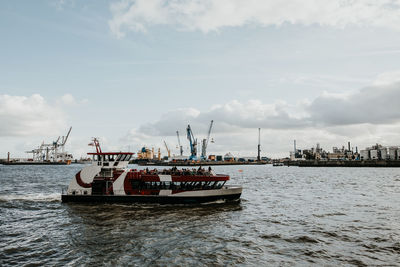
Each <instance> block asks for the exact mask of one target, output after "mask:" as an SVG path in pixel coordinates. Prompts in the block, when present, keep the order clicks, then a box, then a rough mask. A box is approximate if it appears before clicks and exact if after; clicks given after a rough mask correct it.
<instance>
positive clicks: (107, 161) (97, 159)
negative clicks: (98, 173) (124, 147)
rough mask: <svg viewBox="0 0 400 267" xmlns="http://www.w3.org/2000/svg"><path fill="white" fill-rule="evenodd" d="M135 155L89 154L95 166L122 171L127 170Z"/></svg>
mask: <svg viewBox="0 0 400 267" xmlns="http://www.w3.org/2000/svg"><path fill="white" fill-rule="evenodd" d="M133 154H134V153H132V152H100V153H88V155H91V156H92V158H93V165H97V166H101V167H102V168H105V169H107V168H109V169H113V168H115V169H121V168H126V167H127V166H128V164H129V160H130V159H131V158H132V156H133Z"/></svg>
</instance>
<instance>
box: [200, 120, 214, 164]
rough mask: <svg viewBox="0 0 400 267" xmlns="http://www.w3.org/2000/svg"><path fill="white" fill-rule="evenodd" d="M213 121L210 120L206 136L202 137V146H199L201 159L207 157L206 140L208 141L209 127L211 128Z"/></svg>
mask: <svg viewBox="0 0 400 267" xmlns="http://www.w3.org/2000/svg"><path fill="white" fill-rule="evenodd" d="M213 123H214V121H213V120H211V123H210V127H209V128H208V134H207V138H206V139H203V142H202V147H201V158H202V159H206V157H207V146H208V142H209V141H210V134H211V129H212V126H213Z"/></svg>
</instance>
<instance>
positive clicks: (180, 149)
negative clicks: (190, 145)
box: [176, 131, 183, 156]
mask: <svg viewBox="0 0 400 267" xmlns="http://www.w3.org/2000/svg"><path fill="white" fill-rule="evenodd" d="M176 136H177V137H178V145H179V152H180V154H181V156H182V155H183V147H182V145H181V140H180V139H179V131H176Z"/></svg>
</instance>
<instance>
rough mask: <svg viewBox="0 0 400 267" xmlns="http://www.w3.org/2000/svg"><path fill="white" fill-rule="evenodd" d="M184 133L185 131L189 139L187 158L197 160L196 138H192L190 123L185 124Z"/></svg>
mask: <svg viewBox="0 0 400 267" xmlns="http://www.w3.org/2000/svg"><path fill="white" fill-rule="evenodd" d="M186 133H187V139H188V140H189V143H190V157H189V159H190V160H197V140H196V139H195V138H194V135H193V132H192V128H190V125H188V126H187V128H186Z"/></svg>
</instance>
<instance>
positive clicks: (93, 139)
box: [89, 137, 102, 153]
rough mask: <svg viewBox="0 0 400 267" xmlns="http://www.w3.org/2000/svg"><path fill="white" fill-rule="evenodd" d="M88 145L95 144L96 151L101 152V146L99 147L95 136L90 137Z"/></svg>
mask: <svg viewBox="0 0 400 267" xmlns="http://www.w3.org/2000/svg"><path fill="white" fill-rule="evenodd" d="M89 146H95V147H96V152H97V153H102V152H101V147H100V143H99V139H98V138H96V137H92V142H91V143H89Z"/></svg>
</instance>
